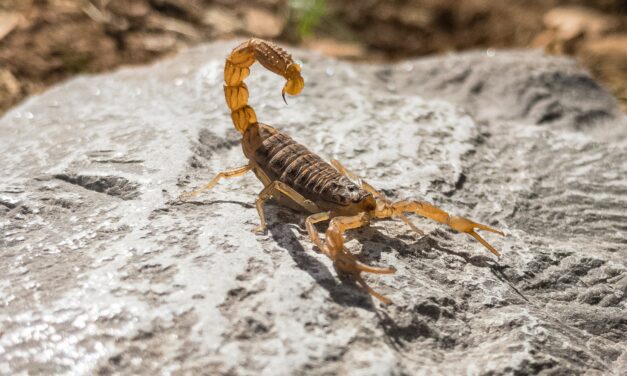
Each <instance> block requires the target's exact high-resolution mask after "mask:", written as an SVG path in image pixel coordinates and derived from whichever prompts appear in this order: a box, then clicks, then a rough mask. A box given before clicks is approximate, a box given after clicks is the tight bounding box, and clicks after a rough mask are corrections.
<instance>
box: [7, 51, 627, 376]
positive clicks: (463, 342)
mask: <svg viewBox="0 0 627 376" xmlns="http://www.w3.org/2000/svg"><path fill="white" fill-rule="evenodd" d="M234 45H235V42H228V43H216V44H212V45H207V46H204V47H199V48H196V49H193V50H190V51H188V52H185V53H182V54H180V55H179V56H177V57H176V58H174V59H172V60H166V61H163V62H160V63H158V64H155V65H154V66H150V67H143V68H132V69H123V70H120V71H118V72H116V73H111V74H105V75H99V76H90V77H79V78H77V79H74V80H71V81H70V82H67V83H65V84H63V85H60V86H58V87H56V88H54V89H52V90H50V91H48V92H47V93H45V94H43V95H41V96H39V97H35V98H32V99H30V100H29V101H27V102H26V103H24V104H23V105H22V106H20V107H18V108H16V109H14V110H13V111H11V112H9V113H8V114H7V115H6V116H5V117H4V118H3V119H2V120H0V135H1V139H2V142H1V144H0V161H1V163H2V166H3V178H2V180H1V181H0V226H1V227H0V230H1V232H2V236H1V238H0V246H1V247H0V274H1V276H0V306H1V307H2V309H1V310H0V372H1V373H7V374H16V373H20V372H27V373H32V374H51V373H76V374H86V373H102V374H108V373H114V372H121V373H123V374H153V373H155V372H162V373H205V374H234V375H235V374H237V375H248V374H250V375H256V374H266V375H281V374H313V375H323V374H350V375H374V374H377V375H385V374H389V375H401V374H407V375H409V374H412V375H413V374H425V375H426V374H468V375H500V374H518V375H521V374H536V373H539V374H583V373H586V374H591V375H602V374H603V375H605V374H619V373H621V372H624V370H625V369H627V335H626V333H627V315H626V314H625V309H626V306H627V299H626V296H627V273H626V268H627V266H626V256H627V254H626V248H627V247H626V244H627V239H626V232H627V226H626V225H625V224H626V223H627V182H626V180H625V177H626V176H627V163H625V161H626V160H627V146H626V145H627V143H626V142H625V140H626V139H627V137H626V135H627V129H626V125H627V123H626V121H625V117H624V115H621V114H620V113H619V112H618V110H617V109H616V106H615V103H614V101H613V99H612V98H611V96H610V95H609V94H607V93H606V92H605V91H604V90H603V89H602V88H600V87H599V86H598V85H597V84H596V83H595V82H594V81H593V80H592V79H591V78H590V77H589V76H588V75H587V74H586V73H584V72H582V71H581V70H579V69H578V68H576V66H575V64H574V63H573V62H572V61H569V60H566V59H562V58H552V57H545V56H542V55H540V54H538V53H535V52H521V51H513V52H501V51H497V52H496V53H495V54H492V53H491V54H490V56H486V55H485V54H481V53H467V54H460V55H452V56H445V57H435V58H429V59H424V60H415V61H409V62H404V63H400V64H398V65H380V66H379V65H377V66H372V65H357V64H349V63H343V62H337V61H334V60H329V59H326V58H322V57H319V56H317V55H313V54H311V53H308V52H304V51H294V52H295V56H297V57H298V58H299V59H301V60H302V61H303V63H304V75H305V80H306V83H307V86H306V88H305V91H304V92H303V94H302V95H300V96H299V97H295V98H289V102H290V103H289V106H285V105H284V104H283V103H282V101H281V98H280V88H281V86H282V81H281V79H280V78H277V77H275V76H272V75H271V74H270V73H268V72H266V71H264V70H262V69H261V68H259V67H256V68H255V69H254V70H253V73H252V74H251V77H250V78H249V79H248V81H247V83H248V84H249V86H250V88H251V102H252V104H253V106H254V107H255V108H256V109H257V112H258V115H259V117H260V119H261V120H262V121H264V122H267V123H269V124H272V125H275V126H277V127H278V128H280V129H281V130H283V131H285V132H287V133H288V134H290V135H292V136H293V137H294V138H296V139H297V140H299V141H301V142H303V143H304V144H306V145H307V146H309V147H310V148H311V149H312V150H313V151H315V152H318V153H320V154H321V155H322V156H324V157H325V158H330V157H335V158H338V159H340V160H341V161H343V162H344V163H345V164H346V165H347V166H348V167H349V168H351V169H353V170H355V171H356V172H357V173H359V174H360V175H362V176H364V177H365V178H367V180H368V181H369V182H370V183H372V184H373V185H375V186H377V187H380V188H381V189H382V190H383V191H384V192H385V193H386V194H387V195H388V196H389V197H390V198H392V199H404V198H407V199H427V200H430V201H432V202H434V203H435V204H437V205H439V206H441V207H443V208H444V209H446V210H448V211H450V212H453V213H457V214H460V215H466V216H468V217H470V218H473V219H476V220H478V221H482V222H485V223H489V224H491V225H493V226H495V227H497V228H500V229H504V230H505V231H506V232H507V234H508V236H507V237H505V238H499V237H497V236H491V234H489V235H486V237H488V238H489V240H490V241H491V242H492V243H493V244H494V245H495V246H496V247H497V248H498V249H500V250H501V251H502V252H503V257H501V258H500V259H498V260H497V259H495V258H494V257H493V256H492V255H491V254H489V253H487V252H486V251H485V250H484V249H483V248H482V247H481V245H480V244H478V243H477V242H475V241H474V240H472V239H471V238H469V237H467V236H465V235H461V234H456V233H453V232H451V231H449V230H447V229H445V228H443V227H442V226H439V225H437V224H435V223H433V222H430V221H426V220H422V219H419V218H414V221H415V223H416V224H417V225H419V226H420V227H421V228H422V229H423V230H424V231H425V233H426V235H424V236H419V235H417V234H415V233H413V232H412V231H411V230H410V229H408V228H407V227H406V226H405V225H403V224H402V223H399V222H395V221H384V222H377V223H375V224H373V225H372V226H370V227H368V228H364V229H360V230H355V231H352V232H350V234H349V241H348V243H347V247H348V248H349V249H350V250H351V251H352V252H355V253H357V254H359V255H360V257H361V258H362V260H364V261H365V262H368V263H370V264H373V265H381V266H384V265H394V266H396V267H397V269H398V272H397V273H396V274H395V275H392V276H381V277H377V276H367V277H366V278H367V279H368V280H369V281H370V283H371V284H372V286H373V287H374V288H376V289H377V290H378V291H380V292H382V293H383V294H385V295H386V296H388V297H389V298H391V299H392V300H393V301H394V304H393V305H390V306H382V305H381V304H380V303H378V301H376V300H373V299H372V298H371V297H370V296H368V295H367V294H366V293H364V292H363V291H362V290H361V289H359V288H358V287H356V286H355V285H354V284H353V283H352V282H351V281H349V280H345V279H340V278H338V277H337V275H336V273H335V271H334V269H333V267H332V264H331V262H330V261H329V260H328V259H327V258H326V257H325V256H323V255H321V254H319V253H317V252H316V251H315V250H314V249H313V246H312V244H311V243H310V241H309V240H308V238H307V236H306V231H305V230H304V226H303V219H304V217H303V216H302V215H301V214H299V213H296V212H293V211H291V210H289V209H286V208H281V207H277V206H272V205H270V206H268V207H267V210H266V213H267V216H268V221H269V223H270V228H269V233H268V235H265V236H257V235H255V234H254V233H253V232H252V231H251V230H252V229H253V228H254V227H255V226H256V225H257V224H258V217H257V214H256V211H255V209H254V206H253V202H254V198H255V195H256V194H257V193H258V192H259V191H260V190H261V187H262V186H261V183H259V182H258V181H257V180H256V179H255V178H254V177H253V176H252V175H247V176H245V177H242V178H237V179H234V180H231V181H225V182H222V183H221V184H220V185H219V186H217V187H216V188H214V189H213V190H212V191H210V192H208V193H207V194H205V195H202V196H200V197H198V198H197V199H195V200H193V201H191V202H188V203H180V202H178V201H177V200H176V198H177V196H178V195H179V194H180V193H181V192H182V191H184V190H189V189H192V188H193V187H196V186H199V185H201V184H202V183H204V182H206V181H208V180H209V179H210V178H211V177H212V176H213V175H214V174H215V173H217V172H219V171H221V170H223V169H226V168H229V167H236V166H238V165H241V164H242V163H243V162H244V157H243V155H242V152H241V148H240V146H239V141H238V133H237V132H236V131H235V130H234V129H233V127H232V125H231V122H230V118H229V114H228V111H227V108H226V106H225V104H224V101H223V93H222V83H221V79H222V65H223V59H224V57H225V56H226V54H227V53H228V51H229V50H230V49H231V48H232V47H233V46H234ZM492 55H494V56H492ZM323 228H324V227H321V228H320V229H321V230H322V229H323Z"/></svg>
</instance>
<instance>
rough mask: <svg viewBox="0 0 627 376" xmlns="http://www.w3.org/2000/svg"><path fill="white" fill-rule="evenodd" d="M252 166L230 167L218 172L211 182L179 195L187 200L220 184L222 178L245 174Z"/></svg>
mask: <svg viewBox="0 0 627 376" xmlns="http://www.w3.org/2000/svg"><path fill="white" fill-rule="evenodd" d="M251 168H252V166H251V165H249V164H248V165H246V166H242V167H237V168H233V169H230V170H226V171H222V172H220V173H218V174H217V175H216V176H215V177H214V178H213V179H211V181H210V182H209V183H207V184H205V185H204V186H203V187H202V188H199V189H196V190H194V191H191V192H183V193H182V194H181V195H180V196H179V199H180V200H182V201H185V200H187V199H188V198H191V197H195V196H198V195H199V194H201V193H202V192H204V191H208V190H209V189H211V188H213V187H214V186H215V185H216V184H218V182H219V181H220V180H222V179H224V178H234V177H236V176H241V175H244V174H245V173H247V172H248V171H250V170H251Z"/></svg>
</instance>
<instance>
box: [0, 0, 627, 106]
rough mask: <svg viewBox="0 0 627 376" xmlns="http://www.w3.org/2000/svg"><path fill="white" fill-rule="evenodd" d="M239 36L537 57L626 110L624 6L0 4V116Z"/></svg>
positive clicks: (26, 0)
mask: <svg viewBox="0 0 627 376" xmlns="http://www.w3.org/2000/svg"><path fill="white" fill-rule="evenodd" d="M245 36H258V37H262V38H267V39H272V40H275V41H279V42H282V43H286V44H292V45H298V46H302V47H306V48H310V49H314V50H318V51H320V52H322V53H324V54H326V55H330V56H334V57H338V58H341V59H349V60H357V61H365V62H384V61H397V60H399V59H403V58H407V57H415V56H422V55H427V54H439V53H447V52H451V51H461V50H467V49H497V48H527V47H533V48H541V49H544V50H545V51H546V52H547V53H549V54H556V55H569V56H573V57H574V58H576V59H577V60H578V61H579V62H580V63H581V65H583V66H584V67H586V68H587V69H588V70H589V71H590V72H591V73H592V74H593V75H594V76H595V77H596V78H597V79H598V80H599V81H600V82H602V83H603V84H604V85H605V86H606V87H607V88H608V90H610V91H611V92H612V93H614V95H615V96H616V97H617V99H618V100H619V102H620V103H621V106H622V108H623V109H624V110H627V0H596V1H594V0H463V1H458V0H387V1H385V0H361V1H357V0H355V1H347V0H252V1H243V0H242V1H238V0H0V115H1V114H3V113H4V112H5V111H6V110H7V109H8V108H10V107H11V106H13V105H15V104H17V103H18V102H20V101H21V100H23V99H24V98H25V97H27V96H28V95H31V94H33V93H37V92H40V91H42V90H44V89H45V88H46V87H48V86H49V85H52V84H54V83H56V82H58V81H60V80H63V79H66V78H68V77H70V76H72V75H76V74H79V73H91V72H101V71H106V70H111V69H113V68H116V67H118V66H120V65H130V64H142V63H146V62H150V61H151V60H154V59H156V58H158V57H161V56H164V55H168V54H173V53H175V52H176V51H178V50H181V49H184V48H187V47H189V46H193V45H195V44H198V43H202V42H206V41H212V40H217V39H228V38H233V37H245ZM225 55H226V52H225Z"/></svg>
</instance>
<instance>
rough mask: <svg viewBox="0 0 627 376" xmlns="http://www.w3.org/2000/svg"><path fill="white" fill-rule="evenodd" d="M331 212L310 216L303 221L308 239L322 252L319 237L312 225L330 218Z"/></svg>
mask: <svg viewBox="0 0 627 376" xmlns="http://www.w3.org/2000/svg"><path fill="white" fill-rule="evenodd" d="M330 216H331V212H322V213H316V214H312V215H310V216H309V217H307V219H306V220H305V225H306V226H307V233H309V237H310V238H311V241H312V242H313V243H314V244H315V245H316V246H317V247H318V249H320V250H322V243H321V242H320V235H319V234H318V230H316V228H315V227H314V224H316V223H318V222H323V221H326V220H328V219H329V218H330Z"/></svg>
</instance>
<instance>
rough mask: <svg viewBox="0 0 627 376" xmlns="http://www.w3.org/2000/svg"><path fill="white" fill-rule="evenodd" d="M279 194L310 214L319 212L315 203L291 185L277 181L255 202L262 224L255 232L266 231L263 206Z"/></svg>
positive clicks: (261, 193) (263, 191) (266, 188)
mask: <svg viewBox="0 0 627 376" xmlns="http://www.w3.org/2000/svg"><path fill="white" fill-rule="evenodd" d="M277 192H279V193H282V194H283V195H284V196H285V197H287V198H289V199H290V200H291V201H293V202H294V203H296V204H297V205H299V206H301V207H302V208H303V209H305V210H306V211H308V212H317V211H319V209H318V207H317V206H316V205H315V204H314V203H312V202H311V201H309V200H307V199H306V198H304V197H303V196H302V195H301V194H300V193H298V192H296V191H295V190H294V189H293V188H291V187H290V186H289V185H287V184H285V183H283V182H282V181H279V180H275V181H273V182H272V183H270V184H268V185H267V186H266V187H265V188H264V189H263V190H262V191H261V192H260V193H259V196H257V200H256V201H255V206H256V207H257V213H259V220H260V221H261V224H260V225H259V226H258V227H257V228H256V229H255V232H257V233H263V232H265V231H266V229H267V224H266V216H265V214H264V213H263V205H264V204H265V203H266V201H268V200H269V199H270V198H271V197H275V196H276V194H277ZM310 236H311V233H310ZM312 240H313V238H312Z"/></svg>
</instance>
